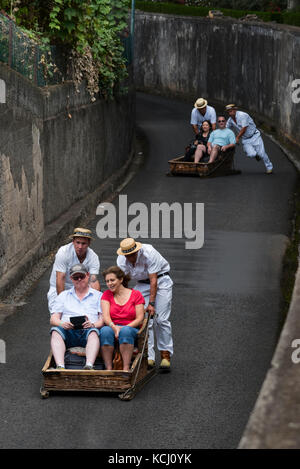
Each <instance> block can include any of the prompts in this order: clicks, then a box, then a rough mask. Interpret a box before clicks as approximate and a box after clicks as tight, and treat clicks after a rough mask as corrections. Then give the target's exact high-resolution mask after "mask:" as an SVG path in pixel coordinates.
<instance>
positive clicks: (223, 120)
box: [218, 119, 226, 122]
mask: <svg viewBox="0 0 300 469" xmlns="http://www.w3.org/2000/svg"><path fill="white" fill-rule="evenodd" d="M218 122H226V121H225V119H222V120H220V121H218Z"/></svg>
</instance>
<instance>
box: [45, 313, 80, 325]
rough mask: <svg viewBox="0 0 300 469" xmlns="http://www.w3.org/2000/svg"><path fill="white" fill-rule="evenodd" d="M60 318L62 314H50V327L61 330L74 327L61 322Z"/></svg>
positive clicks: (69, 323)
mask: <svg viewBox="0 0 300 469" xmlns="http://www.w3.org/2000/svg"><path fill="white" fill-rule="evenodd" d="M61 317H62V313H52V314H51V317H50V324H51V326H54V327H62V328H63V329H74V326H73V324H72V323H71V322H69V321H66V322H62V320H61Z"/></svg>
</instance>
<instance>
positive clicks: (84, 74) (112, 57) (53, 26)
mask: <svg viewBox="0 0 300 469" xmlns="http://www.w3.org/2000/svg"><path fill="white" fill-rule="evenodd" d="M0 6H1V8H5V10H6V12H7V13H8V14H13V15H14V18H15V20H16V23H17V24H18V25H19V26H22V27H23V28H26V30H27V32H28V31H30V34H31V36H34V35H35V36H36V37H37V38H39V39H40V40H42V41H43V43H44V44H45V45H47V44H49V45H50V44H54V45H57V46H60V47H61V48H63V49H64V50H65V51H67V52H68V53H69V58H71V60H67V62H68V63H71V65H72V68H71V69H72V73H73V79H74V81H75V83H76V84H77V85H78V84H79V83H80V82H81V81H82V80H83V79H86V80H87V83H88V86H87V88H88V91H89V93H90V95H91V97H92V100H95V94H97V93H98V92H100V93H101V94H102V95H103V96H104V97H111V96H113V94H114V90H115V89H116V87H118V85H119V84H120V83H121V82H122V81H123V79H124V78H125V77H126V75H127V68H126V59H125V56H124V47H123V42H122V34H123V33H124V32H125V31H126V28H127V19H128V8H129V0H11V1H7V0H4V1H1V3H0Z"/></svg>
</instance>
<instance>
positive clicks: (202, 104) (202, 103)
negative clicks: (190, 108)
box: [194, 98, 207, 109]
mask: <svg viewBox="0 0 300 469" xmlns="http://www.w3.org/2000/svg"><path fill="white" fill-rule="evenodd" d="M205 106H207V101H206V99H204V98H198V99H197V101H196V102H195V104H194V107H195V108H197V109H203V108H204V107H205Z"/></svg>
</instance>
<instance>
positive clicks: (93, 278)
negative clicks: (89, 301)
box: [90, 274, 101, 291]
mask: <svg viewBox="0 0 300 469" xmlns="http://www.w3.org/2000/svg"><path fill="white" fill-rule="evenodd" d="M90 286H91V287H92V288H94V289H95V290H98V291H101V285H100V282H99V280H98V275H96V274H92V275H91V276H90Z"/></svg>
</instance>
